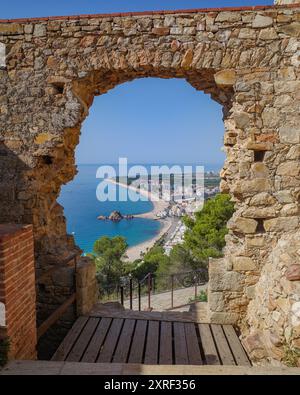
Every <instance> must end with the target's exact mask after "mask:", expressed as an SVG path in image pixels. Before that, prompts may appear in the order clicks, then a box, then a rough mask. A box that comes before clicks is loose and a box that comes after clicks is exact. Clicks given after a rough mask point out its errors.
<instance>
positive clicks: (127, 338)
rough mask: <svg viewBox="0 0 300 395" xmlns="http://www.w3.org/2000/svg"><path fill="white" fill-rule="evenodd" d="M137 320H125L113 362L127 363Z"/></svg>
mask: <svg viewBox="0 0 300 395" xmlns="http://www.w3.org/2000/svg"><path fill="white" fill-rule="evenodd" d="M135 323H136V321H135V320H125V322H124V326H123V329H122V332H121V336H120V338H119V342H118V345H117V348H116V351H115V355H114V357H113V362H118V363H126V362H127V357H128V353H129V348H130V344H131V339H132V336H133V332H134V327H135Z"/></svg>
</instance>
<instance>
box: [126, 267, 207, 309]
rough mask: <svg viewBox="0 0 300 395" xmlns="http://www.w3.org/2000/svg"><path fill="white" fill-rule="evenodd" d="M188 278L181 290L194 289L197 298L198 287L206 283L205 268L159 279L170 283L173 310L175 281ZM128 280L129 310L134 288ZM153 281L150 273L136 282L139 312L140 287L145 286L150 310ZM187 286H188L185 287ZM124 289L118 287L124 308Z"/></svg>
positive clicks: (131, 280)
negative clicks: (167, 279)
mask: <svg viewBox="0 0 300 395" xmlns="http://www.w3.org/2000/svg"><path fill="white" fill-rule="evenodd" d="M199 274H202V275H203V278H202V279H201V278H200V277H199ZM186 276H190V277H189V278H187V279H186V281H188V283H186V284H184V280H185V279H183V284H182V285H183V288H189V287H192V286H193V287H195V298H197V295H198V286H199V285H201V284H205V283H206V282H207V281H208V271H207V269H205V268H200V269H196V270H190V271H185V272H179V273H173V274H171V275H163V276H161V277H166V278H170V283H171V308H170V309H173V308H175V306H174V290H175V280H176V279H179V278H180V277H186ZM128 278H129V281H128V283H129V306H130V309H131V310H132V309H133V288H134V281H133V278H132V277H131V276H129V277H128ZM154 280H155V276H154V275H153V274H152V273H148V274H146V276H145V277H144V278H143V279H142V280H140V281H137V293H138V295H137V299H138V310H139V311H141V298H142V286H143V285H145V284H147V293H146V294H147V296H148V310H151V309H152V307H151V297H152V294H153V291H154V289H155V287H154ZM187 284H188V285H187ZM124 288H125V286H124V285H123V286H121V287H120V291H121V304H122V305H123V306H124Z"/></svg>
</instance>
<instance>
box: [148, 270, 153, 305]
mask: <svg viewBox="0 0 300 395" xmlns="http://www.w3.org/2000/svg"><path fill="white" fill-rule="evenodd" d="M151 282H152V276H151V273H149V276H148V309H149V311H150V310H151Z"/></svg>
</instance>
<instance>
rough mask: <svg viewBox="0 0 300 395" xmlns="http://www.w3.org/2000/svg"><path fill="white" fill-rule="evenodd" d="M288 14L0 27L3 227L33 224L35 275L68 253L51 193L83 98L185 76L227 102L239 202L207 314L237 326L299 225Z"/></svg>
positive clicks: (44, 295)
mask: <svg viewBox="0 0 300 395" xmlns="http://www.w3.org/2000/svg"><path fill="white" fill-rule="evenodd" d="M299 9H300V7H298V6H297V5H294V6H292V5H290V6H288V5H286V6H278V7H257V8H253V7H251V8H249V9H247V8H243V9H226V10H220V9H216V10H209V11H207V10H192V11H180V12H162V13H159V12H155V13H140V14H124V15H119V14H117V15H98V16H97V15H94V16H93V15H91V16H78V17H66V18H64V17H61V18H59V17H58V18H46V19H44V20H43V19H32V20H30V19H29V20H20V21H2V22H1V23H0V43H1V48H4V50H5V52H6V55H7V56H6V60H5V62H4V63H3V62H2V61H1V62H0V82H1V84H0V121H1V132H0V138H1V146H0V166H1V192H0V194H1V201H2V202H3V204H1V208H0V221H1V222H17V223H33V226H34V234H35V249H36V262H37V271H38V272H43V271H44V270H45V268H47V267H49V265H54V264H55V265H59V264H60V262H61V261H62V260H63V259H64V258H65V257H66V256H68V255H69V254H70V253H71V252H73V251H74V250H76V246H75V244H74V241H73V238H72V237H71V236H68V235H67V234H66V226H65V219H64V217H63V210H62V208H61V207H60V206H59V205H58V204H57V202H56V198H57V197H58V194H59V191H60V187H61V185H62V184H64V183H66V182H68V181H69V180H71V179H72V178H73V177H74V175H75V173H76V169H75V165H74V150H75V147H76V145H77V144H78V141H79V134H80V127H81V123H82V121H83V120H84V118H85V117H86V116H87V114H88V109H89V107H90V106H91V104H92V101H93V98H94V96H95V95H99V94H104V93H105V92H107V91H108V90H109V89H112V88H113V87H114V86H116V85H118V84H120V83H123V82H125V81H129V80H132V79H135V78H140V77H162V78H174V77H176V78H185V79H186V80H187V81H188V82H189V83H190V84H191V85H192V86H194V87H195V88H196V89H198V90H203V91H205V92H206V93H208V94H211V96H212V98H213V99H214V100H216V101H218V102H219V103H221V104H222V105H223V107H224V124H225V135H224V146H225V151H226V155H227V159H226V162H225V165H224V168H223V171H222V173H221V176H222V179H223V180H222V185H221V187H222V190H223V191H225V192H228V193H230V194H231V196H232V199H233V200H234V202H235V207H236V212H235V214H234V217H233V218H232V220H231V221H230V223H229V228H230V233H229V235H228V236H227V244H226V248H225V257H224V259H222V260H221V261H220V260H218V261H214V262H211V265H210V290H209V304H210V310H211V320H212V322H222V323H226V322H228V323H239V325H240V326H241V328H242V330H243V333H244V334H245V335H246V334H247V333H248V324H247V322H249V320H248V319H246V315H247V308H248V305H249V302H250V301H251V300H252V307H253V304H255V303H256V302H255V295H256V293H255V292H256V288H255V284H256V283H257V281H258V280H259V279H260V273H261V270H262V268H263V267H264V265H265V263H266V262H267V260H268V257H269V256H270V254H271V252H272V249H273V248H274V246H275V245H276V244H277V243H278V242H279V240H280V239H281V237H282V236H283V235H285V237H286V236H287V235H288V234H293V233H294V232H295V231H296V230H297V229H299V196H300V195H299V193H300V191H299V176H300V166H299V144H300V133H299V127H300V125H299V113H298V109H299V100H300V98H299V90H300V89H299V88H300V81H299V47H298V37H299ZM1 65H2V67H1ZM64 285H65V284H63V283H61V280H60V279H58V280H56V282H55V281H54V282H53V280H51V281H50V283H47V284H45V287H46V290H48V292H44V291H45V289H44V290H43V289H41V290H40V292H39V306H40V310H41V312H45V311H47V310H49V308H50V307H51V306H53V305H55V304H56V303H58V302H59V300H60V298H61V295H64V294H65V293H67V292H68V291H67V289H66V287H65V286H64ZM47 287H48V288H47ZM291 306H292V303H291ZM284 314H287V315H288V314H290V310H289V309H288V310H287V312H286V313H284ZM250 321H251V320H250ZM270 325H271V326H272V324H270Z"/></svg>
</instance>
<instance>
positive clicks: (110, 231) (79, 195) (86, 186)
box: [58, 164, 219, 253]
mask: <svg viewBox="0 0 300 395" xmlns="http://www.w3.org/2000/svg"><path fill="white" fill-rule="evenodd" d="M99 166H100V165H98V164H89V165H86V164H85V165H78V166H77V169H78V174H77V175H76V177H75V178H74V179H73V180H72V181H71V182H69V183H68V184H66V185H64V186H63V187H62V190H61V193H60V196H59V199H58V202H59V203H60V204H61V205H62V206H63V207H64V214H65V217H66V219H67V231H68V233H69V234H73V235H74V238H75V242H76V244H77V245H78V246H79V247H80V248H81V249H82V250H83V252H84V253H90V252H92V251H93V245H94V243H95V241H96V240H98V239H99V238H101V237H102V236H108V237H114V236H123V237H125V239H126V241H127V244H128V246H130V247H131V246H135V245H138V244H140V243H143V242H145V241H148V240H150V239H152V238H154V237H155V236H156V235H157V234H158V233H159V231H160V229H161V227H162V224H161V222H160V221H156V220H151V219H144V218H134V219H131V220H122V221H120V222H117V223H116V222H111V221H108V220H106V221H102V220H98V219H97V217H98V216H99V215H103V216H108V215H109V214H110V213H111V212H112V211H114V210H117V211H120V212H121V213H122V214H124V215H126V214H142V213H146V212H149V211H151V210H152V209H153V204H152V203H151V202H150V201H148V200H147V201H145V200H144V199H143V200H138V201H136V202H133V201H130V200H127V201H120V200H118V199H117V201H99V200H98V199H97V196H96V190H97V187H98V185H99V183H100V182H101V181H102V180H101V179H99V178H96V173H97V169H98V168H99ZM112 166H113V167H114V168H115V169H116V174H117V165H112ZM150 166H151V165H146V166H145V167H146V168H149V167H150ZM218 169H219V167H218V166H217V165H216V166H206V167H205V170H206V171H211V170H212V171H217V170H218ZM118 189H124V187H121V186H118V187H117V196H119V190H118ZM126 191H127V190H126V188H125V191H123V192H126ZM135 200H136V199H135Z"/></svg>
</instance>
